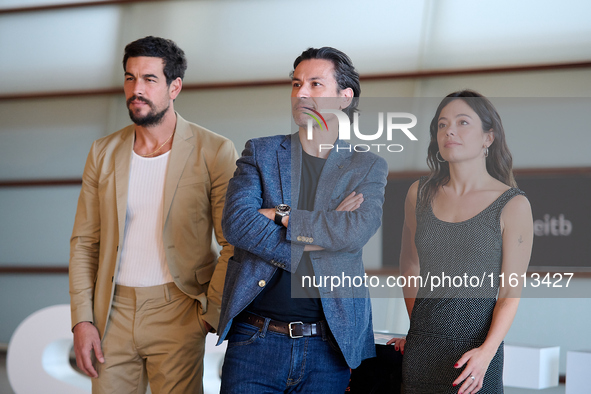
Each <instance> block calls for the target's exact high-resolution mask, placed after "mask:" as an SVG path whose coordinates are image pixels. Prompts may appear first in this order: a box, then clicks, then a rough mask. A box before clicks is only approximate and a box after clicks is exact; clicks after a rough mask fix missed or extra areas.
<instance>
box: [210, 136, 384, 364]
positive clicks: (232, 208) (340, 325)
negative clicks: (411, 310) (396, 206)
mask: <svg viewBox="0 0 591 394" xmlns="http://www.w3.org/2000/svg"><path fill="white" fill-rule="evenodd" d="M337 146H338V148H339V149H338V151H337ZM349 149H350V150H351V151H349ZM301 162H302V146H301V143H300V140H299V136H298V134H297V133H295V134H293V135H287V136H285V135H283V136H274V137H263V138H257V139H253V140H250V141H248V142H247V143H246V147H245V149H244V151H243V152H242V157H241V158H240V159H238V161H237V163H236V164H237V169H236V172H235V173H234V177H233V178H232V179H231V180H230V182H229V184H228V191H227V194H226V203H225V206H224V211H223V215H222V229H223V232H224V236H225V237H226V240H227V241H228V242H230V244H232V245H234V247H235V248H234V256H233V257H232V258H230V259H229V261H228V270H227V273H226V280H225V286H224V294H223V298H222V309H221V315H220V323H219V328H218V333H219V336H220V337H219V341H218V344H219V343H221V342H222V341H223V340H224V339H225V338H226V336H227V334H228V332H229V330H230V327H231V325H232V319H234V318H235V317H236V316H237V315H238V314H239V313H240V312H241V311H243V310H244V309H245V308H246V307H247V306H248V305H249V304H250V303H251V302H252V301H253V300H254V299H255V297H256V296H257V295H258V294H259V292H260V291H261V290H262V287H261V285H263V286H264V283H265V282H269V280H270V279H271V277H272V276H273V274H274V273H275V271H276V270H278V269H283V270H287V271H289V272H295V270H296V268H297V264H298V263H299V261H300V259H301V257H302V253H303V251H304V247H305V245H306V244H314V245H319V246H322V247H323V248H324V250H322V251H316V252H311V253H310V258H311V260H312V265H313V267H314V273H315V275H316V276H317V277H318V276H322V277H324V276H329V275H338V276H339V277H341V276H342V275H346V276H350V277H351V279H353V277H354V276H360V277H363V275H364V274H365V270H364V267H363V261H362V248H363V246H364V245H365V244H366V243H367V241H368V240H369V239H370V237H371V236H372V235H373V234H375V232H376V231H377V230H378V228H379V227H380V225H381V221H382V204H383V202H384V189H385V186H386V178H387V175H388V165H387V163H386V161H385V160H384V159H383V158H380V157H378V156H377V155H375V154H373V153H369V152H354V151H353V150H352V149H351V146H350V145H349V144H348V143H346V142H344V141H341V140H337V142H335V148H334V149H332V150H331V152H330V154H329V156H328V159H327V161H326V163H325V165H324V168H323V170H322V173H321V175H320V179H319V182H318V188H317V192H316V197H315V205H314V206H315V210H314V211H303V210H298V209H295V208H296V207H297V206H298V197H299V190H300V184H299V181H300V173H301ZM353 191H355V192H357V193H363V197H364V201H363V203H362V204H361V207H359V208H358V209H357V210H355V211H353V212H337V211H335V209H336V208H337V206H338V205H339V204H340V202H341V201H342V200H343V199H344V198H345V197H346V196H348V195H349V194H350V193H351V192H353ZM281 203H284V204H288V205H289V206H291V207H292V211H291V215H290V219H289V226H288V227H287V228H285V227H283V226H278V225H276V224H275V223H274V222H273V221H271V220H269V219H268V218H266V217H265V216H263V215H261V214H259V213H258V212H257V210H258V209H260V208H273V207H275V206H277V205H278V204H281ZM261 281H265V282H261ZM357 283H359V281H357ZM319 291H320V297H321V302H322V308H323V311H324V315H325V317H326V320H327V322H328V325H329V327H330V330H331V332H332V333H333V335H334V337H335V339H336V342H337V343H338V345H339V348H340V349H341V351H342V353H343V355H344V357H345V359H346V361H347V364H348V365H349V366H350V367H351V368H355V367H357V366H358V365H359V364H360V363H361V361H362V360H363V359H365V358H370V357H374V356H375V345H374V338H373V327H372V320H371V302H370V299H369V290H368V288H366V287H364V286H361V287H355V286H349V285H347V286H342V287H339V288H334V289H332V291H331V288H330V286H328V287H321V288H319Z"/></svg>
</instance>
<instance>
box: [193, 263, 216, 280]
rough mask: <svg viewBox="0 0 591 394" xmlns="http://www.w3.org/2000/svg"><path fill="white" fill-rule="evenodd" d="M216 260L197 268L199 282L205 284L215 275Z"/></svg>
mask: <svg viewBox="0 0 591 394" xmlns="http://www.w3.org/2000/svg"><path fill="white" fill-rule="evenodd" d="M215 263H216V262H215V261H213V262H211V263H209V264H207V265H205V266H203V267H199V268H197V269H196V270H195V279H197V282H199V284H201V285H202V284H205V283H207V282H209V281H210V280H211V277H212V275H213V271H215V265H216V264H215Z"/></svg>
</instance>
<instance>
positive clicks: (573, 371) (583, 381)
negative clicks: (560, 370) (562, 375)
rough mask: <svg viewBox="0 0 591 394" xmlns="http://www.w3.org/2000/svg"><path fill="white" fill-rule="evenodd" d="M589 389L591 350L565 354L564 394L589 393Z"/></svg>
mask: <svg viewBox="0 0 591 394" xmlns="http://www.w3.org/2000/svg"><path fill="white" fill-rule="evenodd" d="M590 387H591V350H590V351H580V352H573V351H570V352H566V391H565V394H579V393H587V392H589V391H588V390H589V388H590Z"/></svg>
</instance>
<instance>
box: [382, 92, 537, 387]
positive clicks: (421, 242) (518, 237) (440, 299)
mask: <svg viewBox="0 0 591 394" xmlns="http://www.w3.org/2000/svg"><path fill="white" fill-rule="evenodd" d="M430 135H431V142H430V145H429V148H428V157H427V162H428V164H429V167H430V169H431V173H430V174H429V176H427V177H423V178H421V180H419V181H417V182H415V183H414V184H413V185H412V186H411V187H410V189H409V191H408V194H407V197H406V202H405V221H404V228H403V235H402V248H401V255H400V270H401V275H403V276H405V277H406V278H407V279H408V282H407V284H408V285H409V287H406V288H405V289H404V296H405V302H406V307H407V310H408V314H409V317H410V329H409V333H408V335H407V337H406V338H394V339H392V340H391V341H390V342H389V343H394V345H395V347H396V349H397V350H401V351H402V352H403V354H404V362H403V384H404V389H405V393H407V394H410V393H428V394H434V393H471V394H473V393H476V392H480V393H495V394H496V393H502V392H503V381H502V374H503V373H502V371H503V338H504V337H505V335H506V334H507V332H508V330H509V328H510V326H511V323H512V322H513V318H514V317H515V313H516V311H517V306H518V304H519V297H520V294H521V287H522V283H521V282H522V281H521V279H522V278H523V276H521V275H523V274H524V273H525V272H526V271H527V266H528V264H529V259H530V255H531V248H532V242H533V220H532V214H531V207H530V205H529V202H528V200H527V198H526V197H525V195H524V193H523V192H522V191H521V190H519V189H517V188H516V183H515V180H514V178H513V173H512V158H511V154H510V152H509V149H508V147H507V144H506V142H505V134H504V130H503V125H502V123H501V119H500V117H499V115H498V113H497V111H496V110H495V108H494V106H493V105H492V103H491V102H490V101H489V100H488V99H486V98H485V97H484V96H482V95H480V94H479V93H476V92H474V91H469V90H464V91H460V92H455V93H452V94H450V95H448V96H447V97H446V98H444V99H443V101H442V102H441V103H440V104H439V107H438V108H437V112H436V114H435V116H434V118H433V120H432V122H431V127H430ZM501 274H502V275H504V281H503V283H501V281H500V278H501ZM418 275H420V276H421V277H422V279H423V280H424V283H423V286H421V285H420V284H412V283H413V282H412V280H410V278H411V277H413V276H414V277H416V276H418ZM434 277H437V280H435V279H434ZM509 277H511V278H513V279H514V280H512V281H511V282H509V280H508V279H509ZM448 278H449V280H448ZM458 279H459V280H458ZM460 282H461V283H460ZM411 284H412V286H414V287H411V286H410V285H411ZM434 284H439V285H438V286H431V285H434Z"/></svg>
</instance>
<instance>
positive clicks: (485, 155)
mask: <svg viewBox="0 0 591 394" xmlns="http://www.w3.org/2000/svg"><path fill="white" fill-rule="evenodd" d="M484 157H488V146H487V147H486V150H485V151H484Z"/></svg>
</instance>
